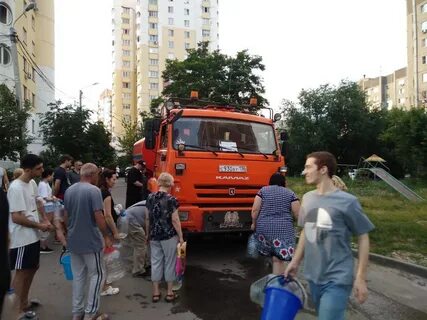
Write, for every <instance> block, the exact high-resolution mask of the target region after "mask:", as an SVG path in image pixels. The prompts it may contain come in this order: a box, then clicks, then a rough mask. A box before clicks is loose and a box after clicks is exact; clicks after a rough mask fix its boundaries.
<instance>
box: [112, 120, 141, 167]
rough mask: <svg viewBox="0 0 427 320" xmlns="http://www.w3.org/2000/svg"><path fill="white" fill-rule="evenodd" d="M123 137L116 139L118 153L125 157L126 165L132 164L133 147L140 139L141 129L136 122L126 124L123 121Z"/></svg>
mask: <svg viewBox="0 0 427 320" xmlns="http://www.w3.org/2000/svg"><path fill="white" fill-rule="evenodd" d="M122 126H123V131H124V132H123V135H122V136H121V137H118V139H117V140H118V143H119V148H120V150H119V152H120V153H122V156H123V157H125V160H126V162H127V163H128V164H131V163H132V153H133V145H134V143H135V142H136V141H138V140H139V139H141V138H142V127H141V126H140V125H138V123H136V122H126V121H124V120H123V122H122Z"/></svg>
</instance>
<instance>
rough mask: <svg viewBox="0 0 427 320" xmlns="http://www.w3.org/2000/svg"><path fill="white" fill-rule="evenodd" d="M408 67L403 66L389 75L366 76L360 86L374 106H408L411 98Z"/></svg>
mask: <svg viewBox="0 0 427 320" xmlns="http://www.w3.org/2000/svg"><path fill="white" fill-rule="evenodd" d="M406 72H407V69H406V68H402V69H399V70H396V71H394V72H393V73H392V74H389V75H387V76H381V77H377V78H364V79H362V80H360V81H359V86H360V87H361V88H362V90H363V91H365V93H366V100H367V102H368V104H369V105H370V106H371V107H372V108H386V109H391V108H393V107H399V108H407V106H408V104H409V103H408V100H409V91H408V81H407V76H406Z"/></svg>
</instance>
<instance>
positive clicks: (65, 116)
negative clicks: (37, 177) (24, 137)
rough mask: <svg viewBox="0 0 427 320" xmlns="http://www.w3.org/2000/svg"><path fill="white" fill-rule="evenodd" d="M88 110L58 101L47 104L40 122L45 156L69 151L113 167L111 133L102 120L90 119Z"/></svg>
mask: <svg viewBox="0 0 427 320" xmlns="http://www.w3.org/2000/svg"><path fill="white" fill-rule="evenodd" d="M90 115H91V111H89V110H87V109H85V108H80V107H76V106H72V105H67V106H63V105H62V103H61V102H60V101H58V102H57V103H55V104H50V110H49V111H48V112H46V113H45V115H44V116H43V118H42V121H41V123H40V127H41V132H42V133H43V144H44V145H46V146H47V147H48V148H47V150H46V151H45V153H44V154H45V155H46V156H55V158H56V157H58V155H60V154H64V153H66V154H70V155H71V156H73V157H74V158H75V159H80V160H82V161H83V162H94V163H96V164H97V165H101V166H106V167H107V166H108V167H112V166H113V165H114V161H115V152H114V149H113V148H112V147H111V146H110V142H111V134H110V133H109V132H107V130H106V129H105V128H104V126H103V125H102V123H91V122H90Z"/></svg>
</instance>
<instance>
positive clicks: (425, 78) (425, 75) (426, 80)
mask: <svg viewBox="0 0 427 320" xmlns="http://www.w3.org/2000/svg"><path fill="white" fill-rule="evenodd" d="M423 82H427V73H423Z"/></svg>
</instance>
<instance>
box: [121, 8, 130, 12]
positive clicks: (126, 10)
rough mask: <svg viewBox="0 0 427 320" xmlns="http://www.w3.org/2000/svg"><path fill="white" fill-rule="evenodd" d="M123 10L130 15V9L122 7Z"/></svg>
mask: <svg viewBox="0 0 427 320" xmlns="http://www.w3.org/2000/svg"><path fill="white" fill-rule="evenodd" d="M122 8H123V12H124V13H127V14H129V13H130V8H126V7H122Z"/></svg>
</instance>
